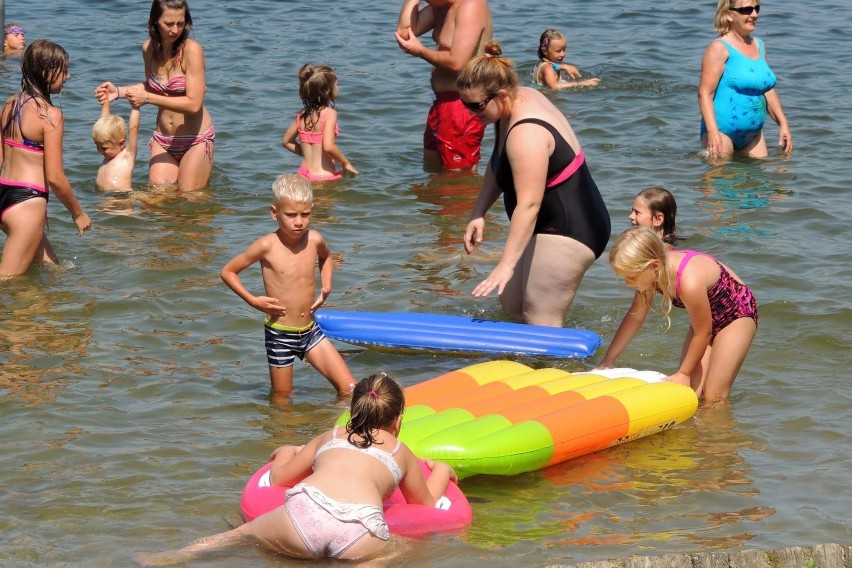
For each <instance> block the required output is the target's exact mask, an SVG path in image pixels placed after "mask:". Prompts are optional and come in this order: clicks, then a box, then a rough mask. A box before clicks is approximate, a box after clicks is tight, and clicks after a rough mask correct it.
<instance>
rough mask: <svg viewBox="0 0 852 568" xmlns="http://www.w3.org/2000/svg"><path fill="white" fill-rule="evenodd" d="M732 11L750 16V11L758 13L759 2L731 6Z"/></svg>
mask: <svg viewBox="0 0 852 568" xmlns="http://www.w3.org/2000/svg"><path fill="white" fill-rule="evenodd" d="M731 11H732V12H736V13H737V14H742V15H743V16H751V14H752V12H754V13H755V14H760V4H758V5H757V6H743V7H742V8H731Z"/></svg>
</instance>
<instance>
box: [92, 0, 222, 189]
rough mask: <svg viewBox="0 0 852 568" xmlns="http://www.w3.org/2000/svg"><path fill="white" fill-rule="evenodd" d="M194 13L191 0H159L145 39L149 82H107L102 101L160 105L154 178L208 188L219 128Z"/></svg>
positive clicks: (152, 169) (100, 96)
mask: <svg viewBox="0 0 852 568" xmlns="http://www.w3.org/2000/svg"><path fill="white" fill-rule="evenodd" d="M191 31H192V15H191V14H190V12H189V4H188V3H187V2H186V0H154V1H153V2H152V3H151V13H150V16H149V18H148V35H149V38H148V39H147V40H146V41H145V42H144V43H143V44H142V58H143V60H144V62H145V77H146V82H145V83H140V84H138V85H133V86H128V87H115V86H112V85H111V84H110V83H103V84H102V85H100V86H99V87H98V88H97V89H96V90H95V96H97V98H98V100H99V101H103V100H105V99H107V100H115V99H116V98H119V97H124V98H126V99H128V100H129V101H130V104H131V105H132V106H135V107H140V106H142V105H145V104H152V105H155V106H157V107H158V109H159V110H158V111H157V127H156V129H155V130H154V135H153V137H152V138H151V142H150V143H149V148H150V150H151V160H150V162H149V174H148V175H149V180H150V182H151V184H153V185H157V186H164V185H165V186H168V185H177V186H178V187H179V188H180V189H181V190H183V191H193V190H197V189H201V188H203V187H205V186H206V185H207V184H208V182H209V181H210V174H211V173H212V171H213V150H214V145H215V144H214V142H215V138H216V129H215V128H214V127H213V119H212V118H211V117H210V113H208V112H207V108H206V107H205V106H204V95H205V93H206V91H207V86H206V79H205V70H204V50H203V49H202V48H201V45H200V44H199V43H198V42H197V41H195V40H194V39H191V38H190V37H189V34H190V32H191Z"/></svg>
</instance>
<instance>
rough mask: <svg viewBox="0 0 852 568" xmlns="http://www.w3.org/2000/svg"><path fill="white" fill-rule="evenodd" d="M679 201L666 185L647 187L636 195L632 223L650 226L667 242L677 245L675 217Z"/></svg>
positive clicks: (631, 216)
mask: <svg viewBox="0 0 852 568" xmlns="http://www.w3.org/2000/svg"><path fill="white" fill-rule="evenodd" d="M676 216H677V202H676V201H675V198H674V195H672V194H671V192H670V191H669V190H667V189H666V188H664V187H658V186H653V187H646V188H645V189H643V190H642V191H640V192H639V193H638V195H636V198H635V199H634V200H633V205H632V207H631V209H630V215H628V216H627V218H628V219H630V223H631V224H633V225H638V226H641V227H650V228H652V229H654V230H655V231H657V234H658V235H659V236H660V238H662V239H663V241H664V242H665V243H666V244H669V245H672V246H674V245H676V244H677V241H678V237H677V233H676V232H675V217H676Z"/></svg>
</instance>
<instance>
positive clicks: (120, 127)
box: [92, 83, 139, 191]
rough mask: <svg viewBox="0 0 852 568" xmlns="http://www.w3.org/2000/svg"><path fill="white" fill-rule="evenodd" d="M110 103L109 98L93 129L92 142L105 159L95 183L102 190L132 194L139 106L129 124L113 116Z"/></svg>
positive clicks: (133, 109)
mask: <svg viewBox="0 0 852 568" xmlns="http://www.w3.org/2000/svg"><path fill="white" fill-rule="evenodd" d="M106 84H107V85H110V86H112V84H111V83H106ZM109 104H110V103H109V99H105V100H104V102H103V103H102V106H101V117H100V118H99V119H98V120H97V121H96V122H95V124H94V125H93V126H92V140H93V141H94V142H95V146H97V148H98V153H99V154H100V155H101V156H103V157H104V161H103V162H102V163H101V165H100V167H99V168H98V175H97V178H96V179H95V184H96V185H97V186H98V188H99V189H104V190H111V191H129V190H130V189H131V187H132V183H133V167H134V166H135V165H136V152H137V149H138V146H139V107H131V109H130V121H129V125H128V124H125V123H124V119H123V118H121V117H120V116H118V115H115V114H111V113H110V106H109Z"/></svg>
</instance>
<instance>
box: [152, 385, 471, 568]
mask: <svg viewBox="0 0 852 568" xmlns="http://www.w3.org/2000/svg"><path fill="white" fill-rule="evenodd" d="M404 407H405V396H404V393H403V390H402V386H401V385H400V384H399V383H398V382H396V381H395V380H394V379H393V378H391V377H390V376H388V375H387V374H386V373H383V372H380V373H376V374H373V375H371V376H369V377H367V378H366V379H362V380H361V381H359V382H358V384H357V385H355V389H354V390H353V392H352V403H351V407H350V417H349V421H348V422H347V424H346V428H345V429H343V428H337V427H335V428H334V429H333V430H328V431H326V432H325V433H323V434H320V435H319V436H317V437H316V438H314V439H313V440H311V441H310V442H308V443H307V444H305V445H304V446H282V447H280V448H278V449H276V450H275V451H274V452H272V456H271V458H270V459H271V461H272V466H271V468H270V470H269V472H270V482H271V483H272V484H273V485H284V486H292V489H289V490H288V491H287V493H286V501H285V503H284V505H281V506H280V507H278V508H277V509H273V510H272V511H270V512H269V513H266V514H264V515H261V516H259V517H257V518H256V519H254V520H252V521H251V522H248V523H246V524H244V525H242V526H240V527H237V528H235V529H233V530H230V531H228V532H224V533H219V534H217V535H213V536H208V537H204V538H200V539H198V540H195V541H193V542H191V543H190V544H188V545H187V546H185V547H184V548H182V549H180V550H179V551H174V552H163V553H157V554H152V555H150V554H149V555H139V556H137V557H136V560H137V562H139V563H140V564H142V565H143V566H154V565H156V566H162V565H165V564H170V563H176V562H183V561H185V560H189V559H191V558H195V557H197V556H200V555H201V554H203V553H204V552H207V551H211V550H216V549H222V548H224V547H227V546H240V545H243V546H244V545H256V544H261V545H263V546H265V547H266V548H269V549H271V550H274V551H276V552H279V553H281V554H286V555H287V556H292V557H296V558H339V559H343V560H356V559H365V558H367V557H370V556H375V554H376V553H378V552H379V551H380V550H382V549H383V548H384V547H385V545H386V544H387V542H388V540H389V538H390V534H389V532H388V526H387V523H386V522H385V518H384V512H383V509H382V503H383V501H384V500H385V499H387V498H388V497H389V496H390V495H391V493H393V491H394V490H395V489H396V487H397V486H399V488H400V490H401V491H402V494H403V495H404V496H405V500H406V502H407V503H413V504H418V505H426V506H429V507H432V506H434V505H435V503H437V501H438V500H439V499H440V498H441V496H442V495H443V494H444V492H445V491H446V489H447V485H448V484H449V481H450V480H451V479H452V480H453V481H457V477H456V475H455V472H454V471H453V470H452V468H451V467H450V466H448V465H447V464H445V463H441V462H430V461H427V462H426V464H427V465H428V466H429V467H430V468H431V470H432V471H431V473H430V475H429V478H428V479H424V477H423V473H422V471H421V469H420V464H419V461H418V460H417V458H416V457H415V456H414V454H413V453H412V452H411V450H410V449H409V448H408V447H407V446H406V445H405V444H403V443H402V442H400V440H399V439H398V436H399V430H400V427H401V425H402V412H403V409H404Z"/></svg>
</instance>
